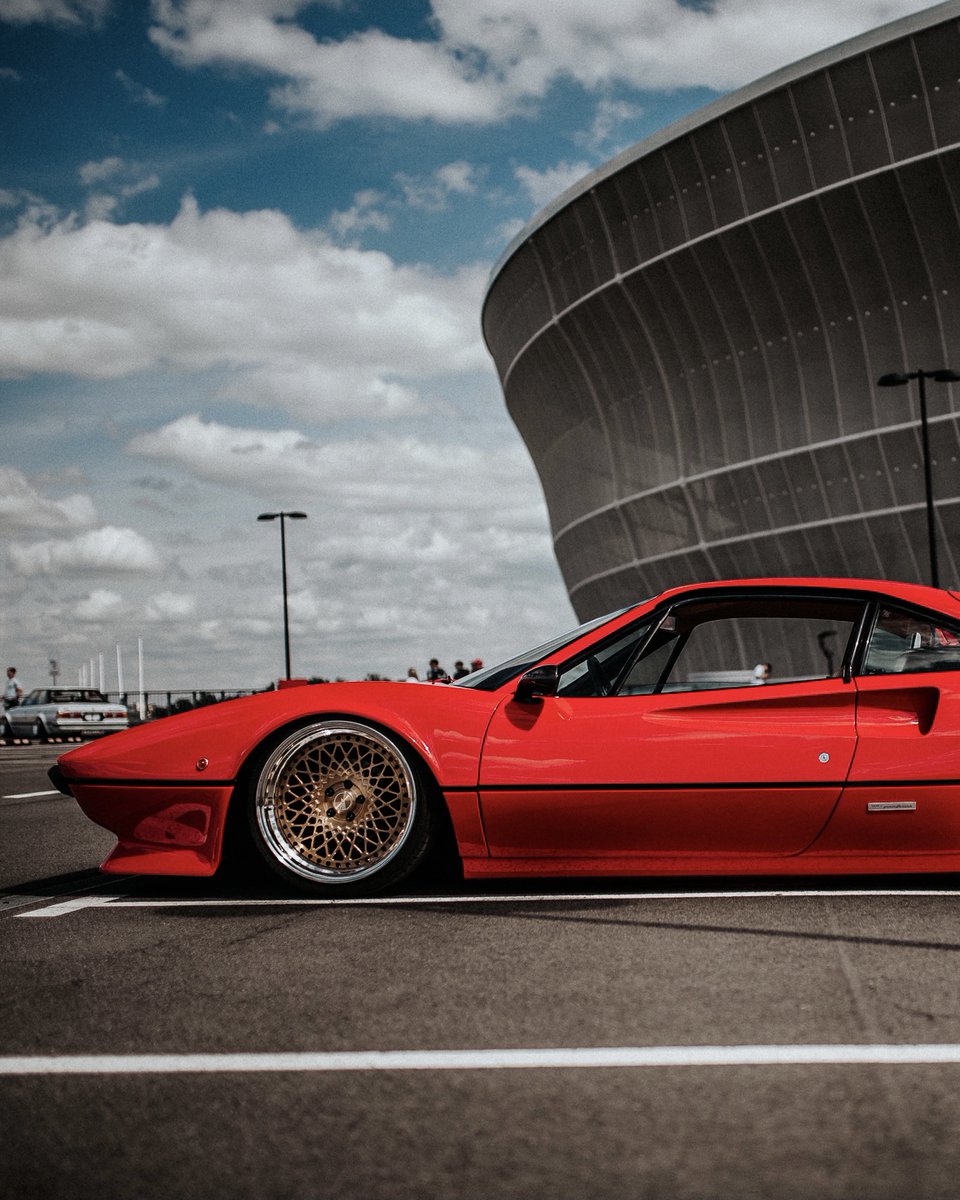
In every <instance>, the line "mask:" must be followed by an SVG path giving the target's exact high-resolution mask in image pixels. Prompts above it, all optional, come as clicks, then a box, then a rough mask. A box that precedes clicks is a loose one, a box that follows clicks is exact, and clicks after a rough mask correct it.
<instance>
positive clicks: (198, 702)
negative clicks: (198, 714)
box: [104, 688, 255, 721]
mask: <svg viewBox="0 0 960 1200" xmlns="http://www.w3.org/2000/svg"><path fill="white" fill-rule="evenodd" d="M254 691H255V689H254V688H234V689H223V688H197V689H195V690H194V691H169V692H165V691H152V692H136V691H133V692H105V693H104V694H105V695H106V697H107V699H108V700H110V701H111V702H112V703H117V704H124V705H126V707H127V708H128V709H129V711H130V718H131V720H132V721H136V720H139V719H141V717H142V719H143V720H146V721H153V720H156V719H157V718H159V717H169V716H171V715H172V714H173V713H179V712H189V711H190V710H191V709H193V708H206V707H207V706H208V705H210V704H219V703H220V702H221V701H223V700H236V699H237V698H238V697H240V696H252V695H253V694H254Z"/></svg>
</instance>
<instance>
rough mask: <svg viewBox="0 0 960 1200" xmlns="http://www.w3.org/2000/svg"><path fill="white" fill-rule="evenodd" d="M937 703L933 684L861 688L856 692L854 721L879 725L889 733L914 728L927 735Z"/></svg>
mask: <svg viewBox="0 0 960 1200" xmlns="http://www.w3.org/2000/svg"><path fill="white" fill-rule="evenodd" d="M939 703H940V690H939V688H935V687H916V688H910V687H907V688H903V687H899V688H883V689H881V690H878V691H861V692H859V693H858V695H857V724H858V726H862V725H864V724H867V723H869V724H870V725H871V726H877V725H883V726H886V727H887V728H888V730H889V732H890V733H895V732H897V731H898V730H902V731H903V732H905V733H906V732H910V731H911V730H912V729H914V728H916V730H917V732H918V733H919V734H921V735H923V734H927V733H929V732H930V730H931V729H932V728H933V722H934V718H935V717H936V715H937V705H938V704H939Z"/></svg>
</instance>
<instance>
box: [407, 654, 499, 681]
mask: <svg viewBox="0 0 960 1200" xmlns="http://www.w3.org/2000/svg"><path fill="white" fill-rule="evenodd" d="M482 666H483V659H482V658H475V659H473V660H472V661H471V663H470V666H469V667H467V666H465V665H464V664H463V662H462V660H461V659H459V658H458V659H457V661H456V662H455V663H454V664H453V674H452V675H448V674H447V672H446V671H445V670H444V669H443V667H441V666H440V661H439V659H436V658H431V659H430V665H429V667H427V677H426V679H421V678H420V673H419V672H418V670H417V668H416V667H410V669H409V670H408V671H407V683H450V682H451V681H453V680H457V679H463V677H464V676H465V675H472V674H473V672H474V671H479V670H480V668H481V667H482Z"/></svg>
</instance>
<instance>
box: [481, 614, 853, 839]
mask: <svg viewBox="0 0 960 1200" xmlns="http://www.w3.org/2000/svg"><path fill="white" fill-rule="evenodd" d="M861 611H862V605H859V604H856V603H853V604H851V603H850V602H836V601H833V600H831V599H829V598H828V599H820V598H799V599H798V598H797V597H777V596H774V597H763V598H761V599H760V600H757V599H756V598H754V597H747V598H743V597H738V598H733V599H730V600H727V601H724V602H717V601H708V602H699V603H693V604H680V605H677V606H675V607H674V608H673V609H671V610H670V611H669V612H668V613H666V614H663V615H662V619H661V620H660V623H659V625H658V626H657V628H656V629H654V630H652V631H651V630H649V629H642V630H640V631H639V634H638V636H637V645H636V646H635V647H634V651H633V657H632V658H631V657H630V655H629V653H628V654H626V655H624V654H623V653H622V652H621V648H620V647H619V646H614V647H613V649H612V651H611V648H610V647H608V646H602V645H601V646H599V647H598V648H597V652H596V653H590V654H586V655H582V656H581V657H580V658H579V659H578V660H576V661H574V662H571V663H566V664H561V676H560V688H559V694H558V695H556V696H548V697H545V698H544V699H543V700H542V702H541V703H540V704H536V705H534V704H526V703H520V702H518V701H516V700H510V701H507V702H506V703H505V704H503V705H502V706H501V707H500V708H499V709H498V711H497V713H496V714H495V716H494V718H493V720H492V722H491V725H490V728H489V730H488V734H487V738H486V741H485V744H484V749H483V756H482V760H481V768H480V801H481V807H482V813H483V821H484V827H485V830H486V835H487V840H488V844H489V847H490V853H491V854H492V855H493V856H495V857H508V858H509V857H518V858H523V857H537V858H541V857H553V858H581V859H582V858H591V859H603V858H624V857H626V858H634V857H635V858H637V859H638V860H642V859H645V858H646V859H648V858H650V857H651V856H654V857H656V856H666V857H671V858H676V857H692V858H696V857H698V856H699V857H701V858H703V857H709V856H737V855H743V856H753V857H755V856H770V857H776V856H783V855H791V854H798V853H800V852H801V851H802V850H804V849H805V847H807V846H808V845H809V844H810V843H811V842H812V841H813V840H814V839H815V838H816V836H817V834H818V833H819V832H820V830H821V829H822V828H823V826H824V825H825V824H826V822H827V821H828V819H829V817H830V814H831V812H832V811H833V809H834V807H835V805H836V803H837V800H838V798H839V795H840V791H841V788H842V785H843V782H844V780H845V778H846V775H847V771H848V768H849V766H850V763H851V760H852V758H853V752H854V746H855V741H856V731H855V719H854V714H855V701H856V691H855V689H854V687H853V686H852V684H851V683H849V682H846V681H845V680H844V679H843V678H842V677H841V674H840V666H841V662H842V658H843V653H844V651H845V648H846V645H847V643H848V641H849V639H850V634H851V631H852V630H853V628H854V626H855V625H856V623H857V622H858V620H859V616H860V613H861ZM825 634H829V636H830V638H831V639H832V642H831V643H830V644H831V646H832V647H834V650H833V656H832V661H831V662H830V663H829V664H828V662H827V660H826V659H825V657H824V654H823V653H822V650H823V646H824V644H825V643H824V635H825ZM818 639H819V640H818ZM771 645H775V646H777V647H778V656H779V662H774V664H773V667H772V669H771V671H770V673H769V676H768V678H767V679H766V681H762V678H763V677H762V674H761V673H760V672H757V673H756V675H755V664H756V663H757V662H758V660H759V661H760V662H761V663H762V664H763V665H765V666H766V665H767V659H766V658H764V657H763V653H764V648H765V647H769V646H771ZM837 645H839V653H837V652H836V649H835V648H836V647H837ZM604 655H606V656H607V657H606V659H604ZM591 660H592V661H591ZM755 679H756V680H758V682H757V683H755V682H754V681H755ZM604 693H606V694H604Z"/></svg>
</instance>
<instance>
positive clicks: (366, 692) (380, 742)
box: [51, 579, 960, 896]
mask: <svg viewBox="0 0 960 1200" xmlns="http://www.w3.org/2000/svg"><path fill="white" fill-rule="evenodd" d="M51 778H52V779H53V780H54V782H55V783H56V784H57V786H58V787H60V788H61V790H63V791H65V792H66V793H67V794H69V795H72V796H74V797H76V800H77V802H78V803H79V804H80V807H81V808H82V809H83V811H84V812H85V813H86V814H87V815H88V816H89V817H91V818H92V819H93V820H94V821H96V822H97V823H98V824H100V825H103V826H105V827H106V828H107V829H109V830H111V831H112V832H113V833H114V834H116V836H117V838H118V842H117V846H116V848H115V849H114V850H113V852H112V853H111V854H110V856H109V857H108V858H107V860H106V862H105V863H104V864H103V869H104V870H105V871H115V872H139V873H154V874H164V875H211V874H213V872H214V871H216V869H217V868H218V866H219V865H220V863H221V860H222V859H223V858H224V853H225V851H224V848H225V846H226V847H227V848H228V850H233V849H234V848H235V849H236V850H237V852H240V851H241V850H244V849H246V851H250V850H251V849H252V850H253V851H254V852H255V857H256V858H258V859H260V860H262V861H263V862H264V863H266V865H267V866H268V867H270V868H271V869H272V870H273V871H274V872H275V873H276V874H277V875H278V876H279V877H280V878H281V879H283V880H285V881H286V882H287V883H288V884H291V885H294V886H295V887H297V888H300V889H303V890H306V891H309V892H312V893H315V894H321V895H334V896H348V895H364V894H370V893H374V892H377V891H380V890H382V889H383V888H386V887H388V886H392V885H395V884H397V883H399V882H400V881H401V880H403V879H404V878H406V877H407V876H409V875H410V874H411V872H413V871H414V870H415V869H416V868H417V867H419V866H421V865H422V864H427V869H429V864H431V863H434V862H435V861H436V857H435V856H436V855H437V853H438V852H440V853H442V852H446V853H447V854H448V855H449V856H450V857H451V858H453V859H457V858H459V861H460V863H461V864H462V869H463V873H464V875H465V877H466V878H468V879H477V878H481V877H488V876H521V875H525V876H535V875H541V876H560V875H679V874H689V875H693V874H700V875H702V874H737V875H740V874H749V873H762V874H820V873H823V874H827V873H845V872H880V871H957V870H960V594H958V593H954V592H949V591H941V590H939V589H933V588H927V587H921V586H916V585H911V584H900V583H884V582H876V581H870V580H842V579H760V580H742V581H730V582H725V583H708V584H695V585H691V586H688V587H680V588H675V589H672V590H670V591H667V592H664V593H662V594H661V595H659V596H656V597H654V598H652V599H650V600H645V601H643V602H642V603H641V604H637V605H635V606H633V607H631V608H628V609H625V610H623V611H622V612H618V613H614V614H612V615H610V616H606V617H602V618H600V619H599V620H595V621H591V622H589V623H588V624H586V625H583V626H581V627H580V628H579V629H576V630H574V631H573V632H571V633H568V634H566V635H565V636H563V637H559V638H556V639H555V640H554V641H551V642H547V643H546V644H545V645H543V646H539V647H537V648H536V649H534V650H531V651H529V652H528V653H526V654H521V655H518V656H517V657H516V658H513V659H511V660H510V661H509V662H505V663H502V664H500V665H499V666H495V667H491V668H489V669H487V670H484V671H479V672H477V673H476V674H474V675H469V676H467V677H466V678H464V679H462V680H460V681H458V682H457V683H455V684H451V685H440V686H428V685H421V686H419V687H411V686H409V685H408V684H407V683H406V682H403V683H379V682H378V683H372V682H371V683H334V684H314V685H310V686H303V687H298V688H290V689H286V690H283V691H277V692H268V693H263V694H259V695H255V696H249V697H247V698H245V699H242V700H231V701H227V702H225V703H223V704H218V705H215V706H213V707H210V708H204V709H202V710H199V711H196V712H191V713H186V714H183V715H181V716H173V717H167V718H165V719H163V720H160V721H157V722H155V723H153V724H148V725H143V726H139V727H137V728H134V729H131V730H129V731H127V732H122V733H117V734H111V736H110V737H109V738H106V739H104V740H103V741H99V742H96V743H93V744H91V745H85V746H80V747H77V748H76V749H73V750H71V751H69V752H68V753H66V754H64V755H63V756H62V757H61V758H60V759H59V762H58V765H57V766H55V767H54V768H53V770H52V771H51ZM431 856H432V857H431Z"/></svg>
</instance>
